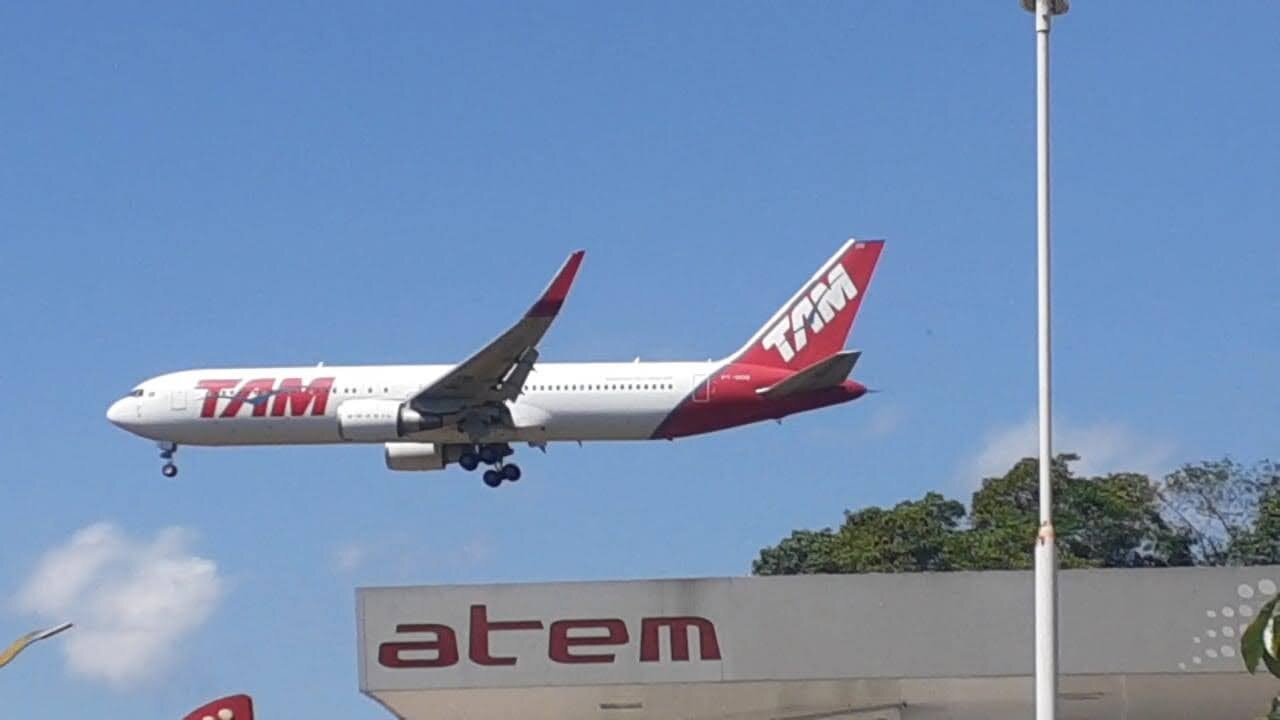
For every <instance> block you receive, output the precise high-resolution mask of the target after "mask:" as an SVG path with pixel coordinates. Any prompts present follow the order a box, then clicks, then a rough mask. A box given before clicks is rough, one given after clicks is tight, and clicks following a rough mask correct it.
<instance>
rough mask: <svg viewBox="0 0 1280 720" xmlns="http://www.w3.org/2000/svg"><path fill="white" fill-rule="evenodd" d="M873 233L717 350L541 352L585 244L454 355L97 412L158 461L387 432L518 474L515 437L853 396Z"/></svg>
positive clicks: (722, 422) (690, 421)
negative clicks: (607, 357) (853, 341)
mask: <svg viewBox="0 0 1280 720" xmlns="http://www.w3.org/2000/svg"><path fill="white" fill-rule="evenodd" d="M883 244H884V241H883V240H857V239H850V240H849V241H847V242H846V243H844V244H843V245H842V246H841V247H840V249H839V250H838V251H837V252H836V253H835V254H834V255H833V256H831V258H830V259H829V260H827V262H825V263H823V264H822V266H821V267H819V269H818V271H817V272H816V273H814V275H813V277H811V278H809V280H808V281H807V282H805V283H804V284H803V285H801V286H800V289H799V290H798V291H797V292H796V293H795V295H793V296H792V297H791V299H790V300H788V301H787V303H786V304H785V305H783V306H782V307H781V308H779V309H778V311H777V312H776V313H774V315H773V316H772V317H771V318H769V321H768V322H766V323H765V324H764V325H763V326H762V327H761V328H760V329H759V330H758V331H757V332H756V333H755V334H754V335H752V336H751V339H750V340H748V341H747V342H746V344H744V345H743V346H742V347H741V348H740V349H738V350H737V351H736V352H734V353H733V354H731V355H729V356H727V357H725V358H724V359H721V360H708V361H705V362H640V361H639V359H638V358H637V359H636V360H635V361H634V362H592V363H549V362H541V360H540V356H539V354H538V343H539V341H541V339H542V337H543V335H544V334H545V333H546V332H547V329H548V328H550V326H551V323H552V321H553V320H555V318H556V316H557V315H559V313H560V309H561V307H562V306H563V305H564V302H565V299H566V298H567V297H568V295H569V288H570V286H572V284H573V280H574V277H575V276H576V275H577V273H578V268H579V267H580V266H581V264H582V258H583V255H584V251H582V250H579V251H577V252H574V253H573V254H571V255H570V256H569V258H568V260H566V261H565V263H564V265H563V266H562V267H561V268H560V270H559V271H558V272H557V273H556V275H555V277H554V278H553V279H552V280H551V284H550V285H548V286H547V288H546V290H545V291H544V292H543V293H542V295H541V296H540V297H539V298H538V300H537V301H536V302H534V303H533V306H532V307H530V308H529V310H528V312H526V313H525V314H524V316H523V317H522V318H520V320H519V321H517V322H516V323H515V325H513V326H511V328H510V329H508V330H507V331H506V332H504V333H502V334H501V335H499V336H498V337H497V338H496V339H495V340H493V341H492V342H490V343H489V344H488V345H485V346H484V347H483V348H481V349H480V350H478V351H476V352H475V354H473V355H471V356H470V357H469V358H467V359H465V360H463V361H462V362H460V363H458V364H456V365H364V366H347V367H339V366H332V367H331V366H325V365H324V364H323V363H322V364H319V365H316V366H313V367H266V368H262V367H258V368H217V369H201V370H184V371H181V372H175V373H169V374H166V375H160V376H158V377H154V378H151V379H149V380H145V381H143V382H142V383H141V384H139V385H138V386H136V387H135V388H134V389H133V390H132V391H131V392H130V393H129V394H128V395H126V396H125V397H123V398H120V399H119V400H116V401H115V402H114V403H113V404H112V405H111V406H110V408H109V409H108V410H107V419H108V420H109V421H110V422H111V423H113V424H115V425H116V426H118V427H120V428H122V429H124V430H127V431H129V432H131V433H133V434H135V435H139V436H141V437H144V438H148V439H151V440H154V441H156V443H157V445H158V446H159V448H160V457H161V459H162V460H163V461H164V464H163V466H162V467H161V472H162V473H163V474H164V475H165V476H166V477H173V476H175V475H177V473H178V467H177V465H176V464H175V463H174V462H173V459H174V454H175V453H176V452H177V449H178V447H179V446H180V445H197V446H244V445H304V444H340V443H353V444H354V443H367V444H382V445H383V454H384V460H385V463H386V466H387V468H388V469H391V470H404V471H427V470H441V469H443V468H445V467H446V466H448V465H451V464H457V465H458V466H460V467H462V468H463V469H465V470H468V471H471V470H475V469H477V468H479V467H480V466H481V465H484V466H488V468H487V469H486V470H485V471H484V473H483V480H484V483H485V484H486V485H488V486H489V487H498V486H499V485H501V484H502V483H503V482H504V481H505V482H515V481H517V480H519V479H520V476H521V471H520V467H519V466H518V465H516V464H515V463H513V462H509V461H508V460H507V459H508V458H509V457H510V456H511V455H512V454H513V452H514V451H513V449H512V447H511V445H512V443H527V444H528V445H529V446H530V447H534V448H538V449H540V450H542V451H543V452H545V451H546V448H547V444H548V443H552V442H578V443H582V442H595V441H609V440H674V439H675V438H682V437H687V436H691V435H700V434H703V433H709V432H714V431H717V430H723V429H726V428H732V427H738V426H741V425H746V424H749V423H756V422H760V421H764V420H779V421H780V420H781V419H782V418H783V417H785V416H788V415H791V414H793V413H798V412H805V411H808V410H814V409H817V408H822V407H827V406H830V405H836V404H839V403H844V402H848V401H851V400H856V399H858V398H860V397H862V396H863V395H864V394H866V393H867V388H866V387H865V386H863V385H862V384H860V383H858V382H856V381H854V380H851V379H849V376H850V374H851V373H852V372H853V368H854V365H855V364H856V363H857V361H858V358H859V356H860V354H861V353H860V352H857V351H849V350H845V349H844V346H845V340H846V338H847V337H848V335H849V331H850V330H851V329H852V327H853V321H854V317H855V316H856V315H857V312H858V308H859V307H860V306H861V304H862V300H863V298H864V297H865V296H866V292H867V286H868V284H869V283H870V281H871V275H872V272H873V271H874V270H875V266H876V262H877V261H878V260H879V258H880V252H881V249H882V248H883Z"/></svg>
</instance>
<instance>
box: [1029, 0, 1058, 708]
mask: <svg viewBox="0 0 1280 720" xmlns="http://www.w3.org/2000/svg"><path fill="white" fill-rule="evenodd" d="M1069 6H1070V3H1069V2H1068V0H1022V7H1023V8H1024V9H1025V10H1027V11H1029V12H1031V13H1032V14H1033V15H1035V25H1036V255H1037V292H1036V295H1037V307H1038V311H1037V313H1036V314H1037V318H1038V321H1037V325H1038V342H1037V355H1038V365H1039V388H1040V392H1039V405H1040V531H1039V533H1038V534H1037V535H1036V550H1035V563H1036V601H1035V602H1036V718H1038V719H1039V720H1054V718H1055V716H1056V715H1057V711H1058V607H1057V605H1058V590H1057V581H1058V551H1057V547H1056V544H1055V543H1056V539H1055V537H1054V531H1053V412H1052V393H1051V383H1050V380H1051V378H1052V372H1051V371H1052V365H1051V362H1050V360H1051V357H1052V356H1051V353H1050V350H1051V345H1050V337H1049V330H1050V326H1049V22H1050V19H1051V18H1052V17H1053V16H1054V15H1062V14H1064V13H1066V12H1067V9H1068V8H1069Z"/></svg>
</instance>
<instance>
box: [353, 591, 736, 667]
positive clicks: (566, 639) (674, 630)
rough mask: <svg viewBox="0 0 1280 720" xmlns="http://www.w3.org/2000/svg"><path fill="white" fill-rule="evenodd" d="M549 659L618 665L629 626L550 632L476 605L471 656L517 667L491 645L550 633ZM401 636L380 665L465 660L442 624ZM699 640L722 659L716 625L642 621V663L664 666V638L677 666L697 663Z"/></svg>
mask: <svg viewBox="0 0 1280 720" xmlns="http://www.w3.org/2000/svg"><path fill="white" fill-rule="evenodd" d="M544 630H545V634H546V638H547V657H548V658H549V659H550V660H551V661H552V662H556V663H562V664H565V665H581V664H600V663H605V664H607V663H613V662H616V661H617V657H618V652H617V651H618V650H619V649H620V648H623V647H625V646H628V645H630V643H631V633H630V630H629V628H628V627H627V623H626V622H625V621H623V620H622V619H621V618H589V619H569V620H555V621H552V622H551V623H550V625H549V627H548V625H547V624H544V623H543V621H542V620H493V619H491V618H490V617H489V608H488V607H487V606H485V605H472V606H471V622H470V626H469V627H468V628H467V642H466V645H467V657H468V659H470V660H471V662H472V663H474V664H476V665H481V666H485V667H501V666H511V665H515V664H517V663H518V662H519V658H517V657H515V656H511V655H494V654H493V651H492V650H491V647H490V644H489V641H490V639H491V638H492V637H493V636H494V635H495V634H497V633H504V632H533V631H544ZM396 634H397V635H403V636H406V637H405V638H404V639H400V640H397V641H395V642H386V643H382V644H381V645H379V646H378V664H380V665H382V666H383V667H389V668H443V667H452V666H454V665H457V664H458V662H459V660H460V659H461V655H460V653H459V644H458V633H457V632H456V631H455V630H454V629H453V628H452V627H450V626H448V625H441V624H438V623H406V624H400V625H396ZM695 634H696V636H697V638H698V658H699V659H700V660H719V659H720V641H719V639H718V638H716V626H715V624H713V623H712V622H711V621H710V620H708V619H706V618H701V617H692V616H680V617H649V618H642V619H641V620H640V646H639V648H638V659H639V661H640V662H661V661H662V659H663V652H662V648H663V647H664V643H663V638H664V637H665V638H666V643H665V647H667V648H669V649H670V653H669V657H670V659H671V661H673V662H688V661H689V660H690V659H691V657H692V656H691V653H690V648H689V640H690V638H691V637H692V636H694V635H695Z"/></svg>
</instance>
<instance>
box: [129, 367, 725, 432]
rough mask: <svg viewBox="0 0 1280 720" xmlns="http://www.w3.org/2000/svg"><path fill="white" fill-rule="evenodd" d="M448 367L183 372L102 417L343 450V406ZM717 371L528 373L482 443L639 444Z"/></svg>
mask: <svg viewBox="0 0 1280 720" xmlns="http://www.w3.org/2000/svg"><path fill="white" fill-rule="evenodd" d="M452 367H453V366H451V365H359V366H346V367H342V366H324V365H321V366H314V367H275V368H218V369H209V370H185V371H182V372H176V373H170V374H167V375H161V376H158V377H155V378H152V379H150V380H147V381H145V382H143V383H142V384H141V385H139V386H138V387H137V388H136V389H135V390H134V392H133V393H132V394H131V395H129V396H127V397H125V398H122V399H120V400H118V401H116V403H115V404H113V405H112V406H111V408H110V410H109V411H108V417H109V418H110V419H111V421H112V422H114V423H116V424H118V425H121V426H122V427H126V428H127V429H129V430H130V431H131V432H134V433H136V434H138V435H141V436H143V437H147V438H151V439H153V440H158V441H163V442H172V443H178V444H183V445H292V444H322V443H343V442H352V440H350V439H349V438H346V437H344V436H343V433H341V432H340V430H341V428H340V425H339V417H338V415H339V410H340V408H341V407H342V405H343V403H347V402H349V401H353V400H387V401H395V402H404V401H406V400H408V399H409V398H410V397H412V396H413V395H414V394H416V393H417V392H419V391H420V390H422V389H423V388H425V387H427V386H428V385H430V384H432V383H433V382H434V381H435V380H436V379H438V378H440V377H441V376H443V375H444V374H445V373H446V372H448V371H449V370H450V369H451V368H452ZM717 367H719V365H718V364H717V363H716V362H713V361H707V362H670V363H667V362H643V363H642V362H631V363H538V364H537V365H536V367H535V368H534V371H533V372H532V373H531V374H530V375H529V378H528V380H527V381H526V382H525V384H524V392H523V393H522V394H521V395H520V396H519V397H518V398H517V399H516V400H514V401H510V402H508V403H507V408H508V409H509V411H510V413H511V416H512V419H513V420H514V421H515V422H514V426H513V427H510V428H494V429H493V431H492V434H491V435H489V436H488V437H487V438H486V441H492V442H514V441H521V442H524V441H528V442H547V441H564V440H643V439H649V438H651V437H653V434H654V431H655V429H656V428H657V427H658V426H659V425H660V424H661V423H662V421H663V420H664V419H665V418H666V417H667V416H668V415H670V414H671V413H672V412H673V411H674V410H675V409H676V408H677V407H678V406H679V405H680V404H681V402H682V401H685V400H687V399H689V396H690V394H691V393H693V390H694V388H695V387H698V386H699V385H700V384H701V383H702V382H703V380H704V379H705V378H706V377H707V375H708V374H710V373H712V372H714V371H715V370H716V369H717ZM692 401H694V402H698V401H699V398H697V397H694V398H692ZM353 407H354V406H353ZM404 439H406V440H413V441H418V442H434V443H467V442H470V441H471V440H470V438H468V436H467V435H465V434H463V433H462V432H460V431H459V430H458V428H457V427H456V426H452V425H445V426H444V427H442V428H439V429H435V430H427V431H422V432H415V433H413V434H412V435H411V436H408V437H406V438H404ZM355 442H360V440H356V441H355ZM367 442H378V441H375V440H368V441H367Z"/></svg>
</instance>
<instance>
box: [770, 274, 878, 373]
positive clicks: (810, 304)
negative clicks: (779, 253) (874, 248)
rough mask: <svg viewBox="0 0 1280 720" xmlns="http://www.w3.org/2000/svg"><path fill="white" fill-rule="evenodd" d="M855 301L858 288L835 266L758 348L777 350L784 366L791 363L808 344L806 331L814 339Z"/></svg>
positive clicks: (775, 325)
mask: <svg viewBox="0 0 1280 720" xmlns="http://www.w3.org/2000/svg"><path fill="white" fill-rule="evenodd" d="M856 297H858V288H857V287H856V286H855V285H854V284H853V281H852V280H850V279H849V275H848V273H846V272H845V271H844V266H843V265H841V264H840V263H836V266H835V267H833V268H831V272H829V273H827V281H826V282H825V283H824V282H822V281H821V280H819V281H818V282H816V283H814V285H813V287H811V288H809V292H807V293H805V294H804V295H802V296H800V300H798V301H797V302H796V304H795V305H793V306H792V307H791V312H789V313H787V314H786V315H784V316H783V317H782V319H781V320H779V321H778V322H777V323H775V324H774V326H773V327H771V328H769V332H767V333H765V336H764V340H763V342H762V343H761V344H762V345H763V346H764V349H765V350H769V349H771V348H776V349H777V351H778V354H780V355H781V356H782V361H783V362H791V358H793V357H795V355H796V353H798V352H800V351H801V350H803V349H804V346H805V345H808V344H809V337H808V331H812V332H813V333H814V334H815V335H816V334H818V333H820V332H822V329H823V328H825V327H826V326H827V323H829V322H831V319H832V318H834V317H835V316H836V313H838V312H840V311H841V310H843V309H844V306H845V304H846V303H847V302H848V301H850V300H852V299H854V298H856ZM788 335H790V341H789V342H788V339H787V337H788Z"/></svg>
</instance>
